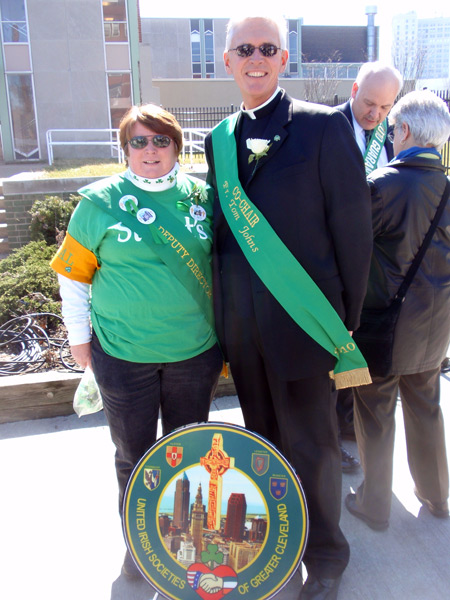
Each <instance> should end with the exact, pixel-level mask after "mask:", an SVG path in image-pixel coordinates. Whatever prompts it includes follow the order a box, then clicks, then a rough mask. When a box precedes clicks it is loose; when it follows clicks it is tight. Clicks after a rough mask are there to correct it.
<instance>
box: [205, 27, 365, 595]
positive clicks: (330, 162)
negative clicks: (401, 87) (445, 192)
mask: <svg viewBox="0 0 450 600" xmlns="http://www.w3.org/2000/svg"><path fill="white" fill-rule="evenodd" d="M285 48H286V24H285V22H284V20H280V22H277V21H274V20H272V19H266V18H260V17H256V18H255V17H251V18H246V19H242V20H238V21H232V22H230V23H229V30H228V36H227V43H226V51H225V53H224V60H225V66H226V69H227V72H228V73H230V74H233V76H234V79H235V81H236V83H237V85H238V86H239V88H240V91H241V94H242V99H243V103H242V106H241V111H240V114H239V116H238V118H237V123H236V128H235V130H234V136H233V134H231V136H232V144H233V149H234V150H235V151H237V158H236V159H234V158H233V154H232V153H230V156H229V157H225V158H224V157H223V156H221V155H222V154H223V153H221V152H220V144H219V145H217V143H216V141H217V138H215V137H214V136H215V134H214V132H213V134H212V136H210V137H208V138H207V140H206V154H207V159H208V164H209V168H210V170H209V175H208V179H209V181H210V183H211V184H212V185H213V186H215V188H216V190H217V191H218V192H219V195H220V194H221V188H223V181H221V178H220V174H219V169H220V170H222V168H223V166H225V169H228V168H229V169H230V173H231V169H232V168H234V163H236V169H237V171H238V175H239V182H240V185H242V189H243V192H245V194H247V197H248V199H249V200H250V201H251V202H252V203H253V204H254V207H255V213H254V214H256V211H261V214H262V215H263V216H264V217H265V219H266V220H267V221H268V223H269V224H270V225H271V227H272V228H273V230H274V231H275V233H276V234H277V235H278V237H279V239H280V240H281V241H282V243H283V244H284V245H285V247H286V248H287V249H288V250H289V251H290V253H291V254H292V255H293V257H294V258H295V259H296V261H298V263H300V265H301V266H302V267H303V269H304V270H305V272H306V274H307V275H306V277H308V276H309V278H311V279H312V282H313V283H314V284H316V285H317V286H318V289H317V288H316V289H317V295H319V296H324V297H325V298H326V299H328V301H329V303H330V304H331V306H332V307H334V309H335V311H336V312H334V311H333V314H334V315H335V316H336V313H337V315H339V317H340V319H342V321H343V322H344V324H345V326H343V324H342V321H341V320H340V319H339V318H337V317H336V318H337V320H338V321H339V323H340V326H342V327H343V331H344V334H345V336H347V337H349V336H348V333H347V331H346V328H347V330H348V331H353V330H354V329H356V328H357V327H358V324H359V314H360V310H361V306H362V302H363V299H364V295H365V290H366V282H367V277H368V269H369V263H370V256H371V249H372V241H371V239H372V234H371V227H372V226H371V213H370V200H369V195H368V188H367V184H366V180H365V177H364V173H363V166H362V158H361V153H360V152H359V151H358V148H357V146H356V144H355V140H354V136H353V133H352V130H351V128H350V127H349V125H348V123H347V121H346V119H344V117H343V116H342V115H341V113H340V112H338V111H335V110H332V109H329V108H327V107H320V106H318V105H314V104H308V103H304V102H300V101H297V100H294V99H291V98H290V97H289V96H288V95H287V94H286V93H285V91H284V90H282V89H280V88H279V87H278V75H279V73H281V72H283V71H284V69H285V67H286V62H287V58H288V52H287V50H286V49H285ZM219 127H220V126H219ZM219 157H220V158H219ZM220 161H221V162H220ZM232 161H233V164H232ZM227 162H228V164H226V163H227ZM224 163H225V164H224ZM348 173H351V176H350V177H349V176H348V175H347V174H348ZM234 189H236V188H234ZM233 191H234V190H233ZM222 206H223V205H222V204H221V203H219V200H217V201H216V205H215V217H214V235H215V238H214V261H215V264H214V267H215V282H214V284H215V289H214V302H215V315H216V327H217V333H218V336H219V339H220V342H221V345H222V349H223V351H224V354H225V357H226V359H227V360H228V361H229V363H230V367H231V371H232V374H233V378H234V382H235V385H236V390H237V393H238V396H239V400H240V403H241V407H242V411H243V415H244V419H245V424H246V427H247V428H248V429H250V430H253V431H256V432H257V433H259V434H261V435H263V436H265V437H266V438H268V439H269V440H270V441H271V442H273V443H274V444H275V445H276V446H278V448H279V449H280V450H281V451H282V452H283V453H284V455H285V456H286V457H287V458H288V460H289V461H290V462H291V464H292V465H293V467H294V468H295V470H296V471H297V473H298V474H299V477H300V479H301V481H302V485H303V488H304V490H305V494H306V498H307V502H308V510H309V518H310V534H309V541H308V545H307V548H306V552H305V555H304V563H305V565H306V568H307V571H308V578H307V581H306V582H305V584H304V586H303V588H302V590H301V592H300V596H299V598H301V600H306V599H313V598H314V599H316V600H319V599H327V600H331V599H334V598H337V593H338V587H339V583H340V580H341V575H342V573H343V571H344V569H345V567H346V566H347V563H348V560H349V546H348V543H347V541H346V539H345V537H344V535H343V533H342V531H341V529H340V527H339V520H340V512H341V484H342V476H341V462H340V453H339V446H338V436H337V419H336V409H335V405H334V403H333V398H332V382H331V379H330V374H329V372H330V371H332V370H333V368H334V367H335V363H336V355H332V354H330V352H327V350H325V349H324V347H322V345H320V344H319V343H318V342H317V341H316V340H315V339H313V337H310V335H308V334H307V333H306V332H305V331H304V329H302V327H300V326H299V325H298V324H297V323H298V322H296V321H294V320H293V318H292V317H291V316H290V314H288V312H287V311H286V310H285V309H284V308H283V307H282V306H281V304H280V303H279V302H278V300H276V299H275V297H274V295H273V294H272V293H271V291H269V289H268V287H267V286H266V285H265V284H264V283H263V282H262V280H261V279H260V277H259V276H258V275H256V273H255V270H254V269H253V268H252V266H250V262H251V261H250V262H249V256H248V252H246V251H245V249H244V248H242V247H241V246H240V245H239V244H238V242H237V238H235V237H234V235H233V233H232V232H231V229H230V226H229V222H228V221H227V220H226V218H225V214H224V212H223V210H222ZM246 215H247V217H248V222H249V223H250V220H251V221H252V223H255V220H256V217H255V216H252V217H251V219H250V217H249V212H248V210H246ZM227 218H228V217H227ZM244 230H245V226H243V228H242V231H244ZM247 242H248V243H249V245H250V246H252V243H253V242H252V240H250V239H248V240H247ZM241 243H242V240H241ZM253 246H254V245H253ZM252 250H253V252H255V247H253V248H252ZM256 250H258V247H256ZM247 251H248V249H247ZM275 264H276V263H275ZM282 267H283V265H282V264H281V261H280V270H281V269H282ZM274 270H277V269H276V268H275V269H272V271H274ZM272 275H274V273H273V272H272V273H268V276H269V277H271V276H272ZM295 277H296V276H294V274H293V273H292V281H291V277H290V274H289V273H287V275H286V279H287V280H288V285H290V286H292V289H295V290H298V289H299V288H298V285H296V284H297V283H298V282H297V281H296V280H295ZM271 289H272V291H274V293H276V290H273V288H271ZM295 294H296V295H295V297H294V302H296V301H297V300H296V299H298V304H299V305H302V304H303V303H304V297H303V296H304V294H303V293H302V289H301V286H300V289H299V291H296V292H295ZM312 304H314V302H313V303H312ZM313 308H314V307H313ZM305 312H306V311H305ZM319 321H320V318H319ZM349 341H350V342H351V338H349ZM350 345H351V344H350ZM335 350H336V348H335ZM338 360H340V359H338ZM363 370H364V369H363ZM336 377H337V376H336ZM336 385H337V379H336Z"/></svg>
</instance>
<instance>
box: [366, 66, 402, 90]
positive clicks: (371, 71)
mask: <svg viewBox="0 0 450 600" xmlns="http://www.w3.org/2000/svg"><path fill="white" fill-rule="evenodd" d="M378 73H380V74H386V75H390V76H391V77H394V78H395V79H396V80H397V82H398V92H397V94H398V93H399V92H400V90H401V89H402V86H403V77H402V74H401V73H400V71H399V70H398V69H396V68H395V67H391V65H388V64H386V63H383V62H381V61H379V60H376V61H374V62H366V63H364V64H363V65H362V66H361V68H360V69H359V71H358V75H357V77H356V80H355V83H356V84H357V86H358V87H360V86H361V84H362V82H363V81H364V80H365V79H366V78H367V77H368V76H369V75H376V74H378Z"/></svg>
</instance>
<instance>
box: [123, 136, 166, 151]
mask: <svg viewBox="0 0 450 600" xmlns="http://www.w3.org/2000/svg"><path fill="white" fill-rule="evenodd" d="M171 141H172V138H170V137H169V136H168V135H162V134H161V133H157V134H155V135H135V136H134V137H132V138H131V140H128V142H127V144H130V146H131V147H132V148H134V149H135V150H142V148H145V147H146V146H148V143H149V142H151V143H152V144H153V146H155V148H167V147H168V146H170V142H171Z"/></svg>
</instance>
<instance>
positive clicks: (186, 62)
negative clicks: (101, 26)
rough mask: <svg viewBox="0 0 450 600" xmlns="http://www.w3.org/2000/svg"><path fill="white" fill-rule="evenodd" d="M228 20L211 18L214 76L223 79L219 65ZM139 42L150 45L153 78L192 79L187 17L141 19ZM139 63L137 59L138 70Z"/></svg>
mask: <svg viewBox="0 0 450 600" xmlns="http://www.w3.org/2000/svg"><path fill="white" fill-rule="evenodd" d="M227 23H228V19H213V27H214V62H215V66H214V68H215V77H216V78H226V77H227V74H226V72H225V66H224V64H223V49H224V47H225V37H226V25H227ZM141 27H142V43H143V44H147V45H149V46H150V47H151V60H152V71H153V79H164V78H165V77H167V76H168V75H169V76H170V77H171V78H174V79H192V55H191V20H190V19H186V18H183V19H172V18H170V19H169V18H168V19H156V18H155V19H142V20H141ZM142 66H144V65H143V63H142V61H141V69H142Z"/></svg>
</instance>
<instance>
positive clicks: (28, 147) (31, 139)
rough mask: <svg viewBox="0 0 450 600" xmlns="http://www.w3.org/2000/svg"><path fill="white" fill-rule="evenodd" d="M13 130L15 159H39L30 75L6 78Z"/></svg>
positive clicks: (16, 75)
mask: <svg viewBox="0 0 450 600" xmlns="http://www.w3.org/2000/svg"><path fill="white" fill-rule="evenodd" d="M6 79H7V85H8V95H9V105H10V111H11V122H12V130H13V146H14V155H15V158H16V159H18V160H20V159H31V158H39V147H38V138H37V126H36V116H35V110H34V93H33V83H32V80H31V74H29V73H18V74H11V73H10V74H8V75H7V76H6Z"/></svg>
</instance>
